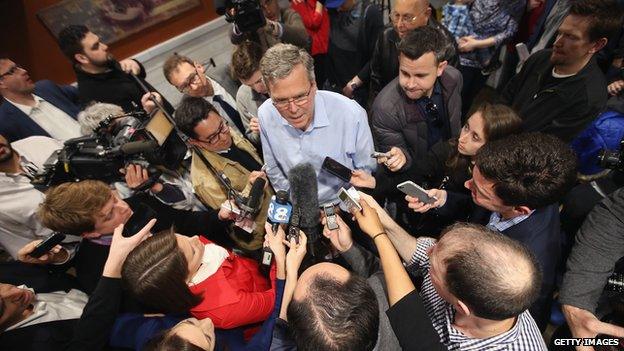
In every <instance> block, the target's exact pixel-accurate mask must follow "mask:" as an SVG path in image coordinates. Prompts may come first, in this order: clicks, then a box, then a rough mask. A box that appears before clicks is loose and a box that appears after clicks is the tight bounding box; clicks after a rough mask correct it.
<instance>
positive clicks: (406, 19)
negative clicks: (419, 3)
mask: <svg viewBox="0 0 624 351" xmlns="http://www.w3.org/2000/svg"><path fill="white" fill-rule="evenodd" d="M425 11H426V9H425ZM423 12H424V11H423ZM418 16H420V14H417V15H403V16H401V15H400V14H398V13H396V12H394V11H392V12H390V14H389V15H388V17H389V18H390V21H392V23H399V20H403V23H407V24H413V23H414V22H416V21H417V20H418Z"/></svg>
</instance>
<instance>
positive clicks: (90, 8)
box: [37, 0, 201, 44]
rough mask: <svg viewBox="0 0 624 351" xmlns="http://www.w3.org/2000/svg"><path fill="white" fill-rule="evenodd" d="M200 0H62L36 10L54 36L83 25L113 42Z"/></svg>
mask: <svg viewBox="0 0 624 351" xmlns="http://www.w3.org/2000/svg"><path fill="white" fill-rule="evenodd" d="M200 3H201V0H63V1H60V2H58V3H57V4H54V5H52V6H49V7H46V8H44V9H43V10H41V11H39V12H38V13H37V16H38V17H39V19H40V20H41V21H42V22H43V24H44V25H45V26H46V27H47V28H48V30H49V31H50V32H51V33H52V34H53V35H54V36H55V37H57V36H58V33H59V32H60V31H61V29H63V28H64V27H65V26H67V25H70V24H84V25H85V26H87V27H88V28H89V29H90V30H91V31H92V32H94V33H97V35H98V36H99V37H100V40H101V41H102V42H104V43H107V44H112V43H114V42H116V41H118V40H120V39H122V38H125V37H127V36H129V35H131V34H133V33H136V32H139V31H141V30H143V29H145V28H148V27H151V26H154V25H156V24H158V23H160V22H163V21H166V20H168V19H170V18H172V17H173V16H176V15H178V14H180V13H182V12H185V11H188V10H190V9H193V8H195V7H199V6H200Z"/></svg>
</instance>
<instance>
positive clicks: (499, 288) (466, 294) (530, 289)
mask: <svg viewBox="0 0 624 351" xmlns="http://www.w3.org/2000/svg"><path fill="white" fill-rule="evenodd" d="M445 237H446V240H444V238H445ZM447 244H448V248H447V249H446V251H447V253H446V254H445V255H444V259H443V262H444V264H445V265H446V275H445V276H444V282H445V284H446V287H447V288H448V290H449V292H450V293H451V294H453V296H455V297H457V298H458V299H460V300H461V301H462V302H463V303H465V304H466V305H467V306H468V308H470V310H471V311H472V313H474V315H475V316H477V317H481V318H486V319H491V320H504V319H507V318H512V317H516V316H518V315H519V314H520V313H522V312H524V311H525V310H527V309H528V308H529V307H530V306H531V305H532V304H533V302H535V300H536V299H537V297H538V295H539V292H540V289H541V282H542V273H541V270H540V268H539V264H538V262H537V260H536V258H535V256H534V255H533V254H532V253H531V251H530V250H529V249H528V248H527V247H526V246H524V245H523V244H522V243H520V242H518V241H516V240H513V239H511V238H509V237H507V236H505V235H502V234H500V233H497V232H494V231H492V230H490V229H488V228H486V227H484V226H482V225H477V224H468V223H457V224H454V225H452V226H450V227H448V228H446V229H445V230H444V231H443V232H442V234H441V238H440V241H439V242H438V245H440V247H439V249H440V250H445V248H444V246H445V245H447Z"/></svg>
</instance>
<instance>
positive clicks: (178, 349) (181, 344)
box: [143, 328, 205, 351]
mask: <svg viewBox="0 0 624 351" xmlns="http://www.w3.org/2000/svg"><path fill="white" fill-rule="evenodd" d="M172 329H173V328H171V329H167V330H165V331H163V332H161V333H158V334H157V335H156V336H155V337H153V338H152V339H150V340H149V341H148V342H147V343H146V344H145V346H144V347H143V351H205V350H204V349H202V348H201V347H199V346H197V345H195V344H193V343H191V342H190V341H188V340H186V339H183V338H182V337H180V336H179V335H177V334H174V333H172V332H171V331H172Z"/></svg>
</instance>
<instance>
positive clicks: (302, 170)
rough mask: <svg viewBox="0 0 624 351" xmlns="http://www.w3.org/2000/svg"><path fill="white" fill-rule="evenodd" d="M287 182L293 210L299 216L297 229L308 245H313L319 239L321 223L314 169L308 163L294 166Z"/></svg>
mask: <svg viewBox="0 0 624 351" xmlns="http://www.w3.org/2000/svg"><path fill="white" fill-rule="evenodd" d="M288 182H289V183H290V195H291V200H292V203H293V208H294V209H296V210H298V211H299V214H300V216H301V218H300V222H299V227H300V228H301V230H303V231H304V232H305V233H306V235H307V237H308V243H311V244H314V243H315V242H316V241H317V240H318V238H319V234H320V231H319V224H320V222H321V215H320V205H319V201H318V184H317V180H316V172H315V171H314V167H312V165H311V164H309V163H303V164H299V165H296V166H295V167H293V168H292V169H291V170H290V171H289V172H288Z"/></svg>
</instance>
